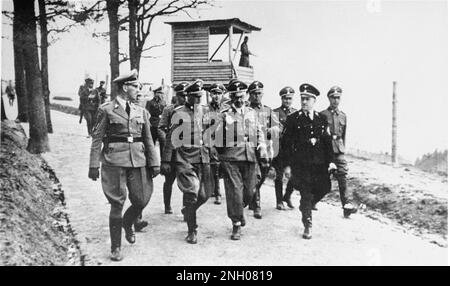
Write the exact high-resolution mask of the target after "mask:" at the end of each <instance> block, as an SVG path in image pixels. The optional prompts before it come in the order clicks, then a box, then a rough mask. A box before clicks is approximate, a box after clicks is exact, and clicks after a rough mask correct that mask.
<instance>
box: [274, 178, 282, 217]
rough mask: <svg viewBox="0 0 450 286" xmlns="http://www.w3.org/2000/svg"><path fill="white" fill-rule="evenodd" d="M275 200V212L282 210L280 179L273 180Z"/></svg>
mask: <svg viewBox="0 0 450 286" xmlns="http://www.w3.org/2000/svg"><path fill="white" fill-rule="evenodd" d="M275 198H276V201H277V210H282V209H284V206H283V181H282V179H279V178H276V179H275Z"/></svg>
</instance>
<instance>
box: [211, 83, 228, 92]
mask: <svg viewBox="0 0 450 286" xmlns="http://www.w3.org/2000/svg"><path fill="white" fill-rule="evenodd" d="M225 90H226V89H225V87H224V86H223V84H221V83H213V84H212V85H211V88H210V89H209V91H210V92H220V93H224V92H225Z"/></svg>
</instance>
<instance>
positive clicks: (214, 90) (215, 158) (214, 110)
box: [208, 83, 227, 205]
mask: <svg viewBox="0 0 450 286" xmlns="http://www.w3.org/2000/svg"><path fill="white" fill-rule="evenodd" d="M225 90H226V89H225V87H224V86H223V84H220V83H214V84H212V85H211V88H210V90H209V94H210V97H211V101H210V102H209V104H208V112H209V115H210V116H211V117H212V118H211V120H212V121H211V122H210V123H211V124H212V125H214V124H215V123H216V122H215V121H216V120H219V118H220V111H221V110H223V109H224V108H226V107H227V105H226V104H221V102H222V98H223V94H224V93H225ZM214 135H215V134H214V133H213V134H212V138H211V139H212V140H215V137H214ZM219 169H220V160H219V154H218V153H217V150H216V148H215V147H214V146H211V172H212V176H213V180H214V193H213V194H214V197H215V201H214V204H216V205H220V204H221V203H222V195H221V193H220V182H219V179H220V174H219Z"/></svg>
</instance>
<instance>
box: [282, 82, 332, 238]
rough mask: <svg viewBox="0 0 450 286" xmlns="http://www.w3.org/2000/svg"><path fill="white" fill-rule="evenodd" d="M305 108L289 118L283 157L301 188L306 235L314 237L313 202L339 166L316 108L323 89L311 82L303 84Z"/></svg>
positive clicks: (324, 122) (302, 97)
mask: <svg viewBox="0 0 450 286" xmlns="http://www.w3.org/2000/svg"><path fill="white" fill-rule="evenodd" d="M300 95H301V99H302V109H301V110H300V111H297V112H294V113H292V114H291V115H289V116H288V117H287V120H286V126H285V129H284V134H283V135H282V142H281V151H282V153H281V156H282V158H283V159H284V160H287V162H288V163H289V166H290V167H291V170H292V177H291V180H292V184H293V186H294V188H296V189H298V190H300V195H301V200H300V211H301V213H302V222H303V225H304V227H305V229H304V233H303V238H305V239H311V237H312V235H311V227H312V212H311V209H312V205H313V204H315V203H317V202H318V201H320V200H321V199H322V198H323V197H324V196H325V195H326V194H327V193H328V192H329V191H330V188H331V181H330V176H329V173H330V172H331V171H333V170H335V169H336V165H335V164H334V163H333V162H334V153H333V147H332V146H331V135H330V132H329V127H328V122H327V121H326V119H325V118H324V117H322V116H321V115H320V114H319V113H318V112H316V111H314V103H315V102H316V98H317V96H319V95H320V92H319V91H318V90H317V89H316V88H315V87H314V86H312V85H310V84H302V85H301V86H300Z"/></svg>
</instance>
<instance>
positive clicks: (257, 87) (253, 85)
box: [247, 80, 264, 93]
mask: <svg viewBox="0 0 450 286" xmlns="http://www.w3.org/2000/svg"><path fill="white" fill-rule="evenodd" d="M263 88H264V84H263V83H262V82H260V81H257V80H255V81H254V82H252V83H251V84H250V85H249V86H248V90H247V92H248V93H250V92H254V91H259V90H262V89H263Z"/></svg>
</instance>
